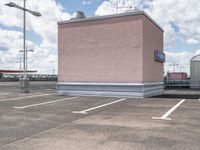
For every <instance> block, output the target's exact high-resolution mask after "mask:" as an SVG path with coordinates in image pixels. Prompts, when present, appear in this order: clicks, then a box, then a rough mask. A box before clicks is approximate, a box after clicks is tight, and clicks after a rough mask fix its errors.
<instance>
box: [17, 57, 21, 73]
mask: <svg viewBox="0 0 200 150" xmlns="http://www.w3.org/2000/svg"><path fill="white" fill-rule="evenodd" d="M22 62H23V61H22V58H19V61H16V63H19V71H20V72H21V70H22Z"/></svg>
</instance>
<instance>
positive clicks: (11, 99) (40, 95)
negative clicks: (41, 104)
mask: <svg viewBox="0 0 200 150" xmlns="http://www.w3.org/2000/svg"><path fill="white" fill-rule="evenodd" d="M55 94H56V93H51V94H39V95H31V96H25V97H17V98H10V99H3V100H0V102H6V101H16V100H19V99H26V98H34V97H42V96H49V95H55Z"/></svg>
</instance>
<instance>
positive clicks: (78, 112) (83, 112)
mask: <svg viewBox="0 0 200 150" xmlns="http://www.w3.org/2000/svg"><path fill="white" fill-rule="evenodd" d="M124 100H126V99H125V98H122V99H119V100H116V101H114V102H110V103H106V104H103V105H99V106H96V107H92V108H89V109H85V110H81V111H73V112H72V113H74V114H87V113H88V112H89V111H91V110H95V109H98V108H101V107H105V106H108V105H112V104H115V103H119V102H121V101H124Z"/></svg>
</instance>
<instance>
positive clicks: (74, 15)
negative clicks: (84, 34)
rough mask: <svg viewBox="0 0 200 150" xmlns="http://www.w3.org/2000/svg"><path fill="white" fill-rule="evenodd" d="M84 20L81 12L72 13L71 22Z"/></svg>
mask: <svg viewBox="0 0 200 150" xmlns="http://www.w3.org/2000/svg"><path fill="white" fill-rule="evenodd" d="M82 18H85V14H84V13H83V12H82V11H76V12H74V13H73V15H72V18H71V20H74V19H82Z"/></svg>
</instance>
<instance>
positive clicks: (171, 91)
mask: <svg viewBox="0 0 200 150" xmlns="http://www.w3.org/2000/svg"><path fill="white" fill-rule="evenodd" d="M176 91H177V90H170V91H166V92H165V93H173V92H176Z"/></svg>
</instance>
